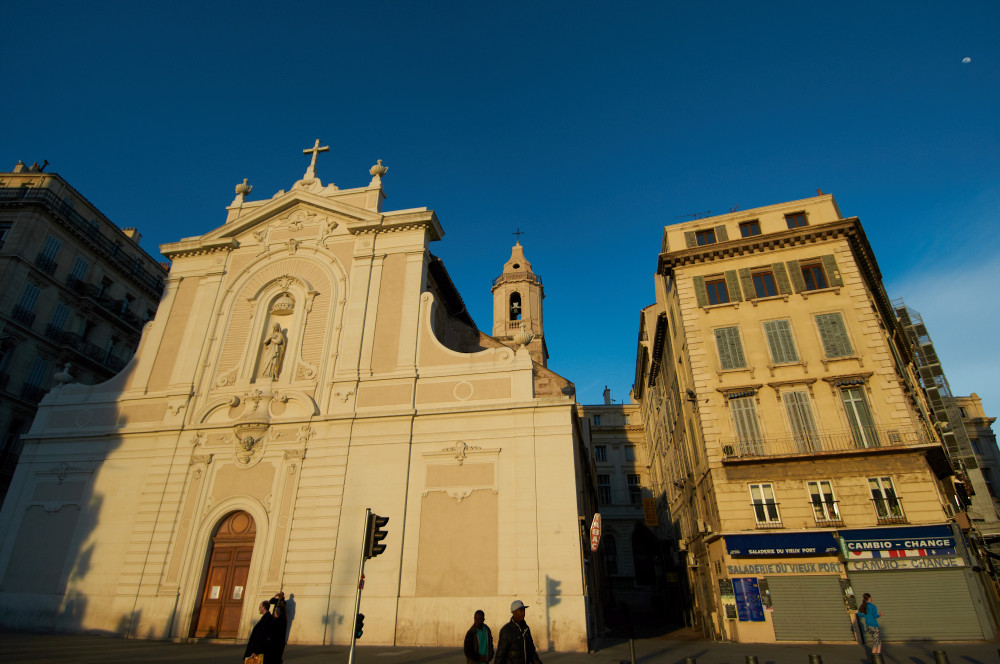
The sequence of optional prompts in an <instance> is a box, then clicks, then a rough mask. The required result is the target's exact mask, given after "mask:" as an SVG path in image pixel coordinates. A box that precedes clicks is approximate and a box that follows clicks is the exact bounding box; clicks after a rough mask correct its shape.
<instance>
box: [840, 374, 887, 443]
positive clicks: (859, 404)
mask: <svg viewBox="0 0 1000 664" xmlns="http://www.w3.org/2000/svg"><path fill="white" fill-rule="evenodd" d="M840 396H841V398H842V399H843V400H844V412H845V413H846V414H847V421H848V422H849V423H850V425H851V433H852V434H853V436H854V442H855V443H856V444H857V446H858V447H878V445H879V439H878V430H877V429H876V428H875V420H874V419H873V418H872V412H871V409H869V408H868V400H867V399H865V393H864V390H863V388H861V387H844V388H841V390H840Z"/></svg>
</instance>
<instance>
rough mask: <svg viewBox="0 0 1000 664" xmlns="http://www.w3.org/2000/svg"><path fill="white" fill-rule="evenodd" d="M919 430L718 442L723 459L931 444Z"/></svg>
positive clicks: (888, 429)
mask: <svg viewBox="0 0 1000 664" xmlns="http://www.w3.org/2000/svg"><path fill="white" fill-rule="evenodd" d="M934 444H935V443H933V442H931V441H928V440H927V438H925V437H924V435H923V433H921V432H920V431H917V430H916V429H907V428H903V427H861V428H858V429H847V430H818V431H811V432H803V433H795V434H785V435H782V436H761V437H760V438H757V439H752V438H751V439H737V440H732V439H730V440H723V441H722V457H723V461H729V462H732V461H742V460H753V459H764V458H771V457H796V456H815V455H819V454H829V453H845V452H847V453H857V452H864V451H870V452H874V451H877V450H892V449H900V448H907V447H921V446H928V445H934Z"/></svg>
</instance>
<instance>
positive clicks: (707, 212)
mask: <svg viewBox="0 0 1000 664" xmlns="http://www.w3.org/2000/svg"><path fill="white" fill-rule="evenodd" d="M710 214H712V211H711V210H705V211H704V212H689V213H687V214H679V215H677V216H676V217H674V219H686V218H687V217H691V218H692V219H701V218H702V217H707V216H708V215H710Z"/></svg>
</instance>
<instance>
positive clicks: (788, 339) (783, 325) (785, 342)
mask: <svg viewBox="0 0 1000 664" xmlns="http://www.w3.org/2000/svg"><path fill="white" fill-rule="evenodd" d="M764 334H765V335H766V336H767V345H768V347H770V349H771V361H772V362H774V363H775V364H787V363H789V362H798V361H799V355H798V353H797V352H796V351H795V341H794V340H793V339H792V327H791V325H790V324H789V323H788V321H787V320H771V321H768V322H766V323H764Z"/></svg>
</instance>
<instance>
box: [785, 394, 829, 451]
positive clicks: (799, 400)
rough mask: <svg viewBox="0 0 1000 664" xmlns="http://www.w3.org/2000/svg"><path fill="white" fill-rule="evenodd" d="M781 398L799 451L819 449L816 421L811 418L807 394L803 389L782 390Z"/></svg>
mask: <svg viewBox="0 0 1000 664" xmlns="http://www.w3.org/2000/svg"><path fill="white" fill-rule="evenodd" d="M781 400H782V401H784V402H785V412H786V413H788V423H789V424H790V425H791V427H792V435H793V436H794V437H795V444H796V445H797V446H798V449H799V451H800V452H815V451H818V450H819V449H820V447H821V446H820V441H819V435H818V434H817V432H816V421H815V420H814V419H813V414H812V407H811V406H810V405H809V394H808V393H807V392H805V391H804V390H803V391H794V392H782V393H781Z"/></svg>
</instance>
